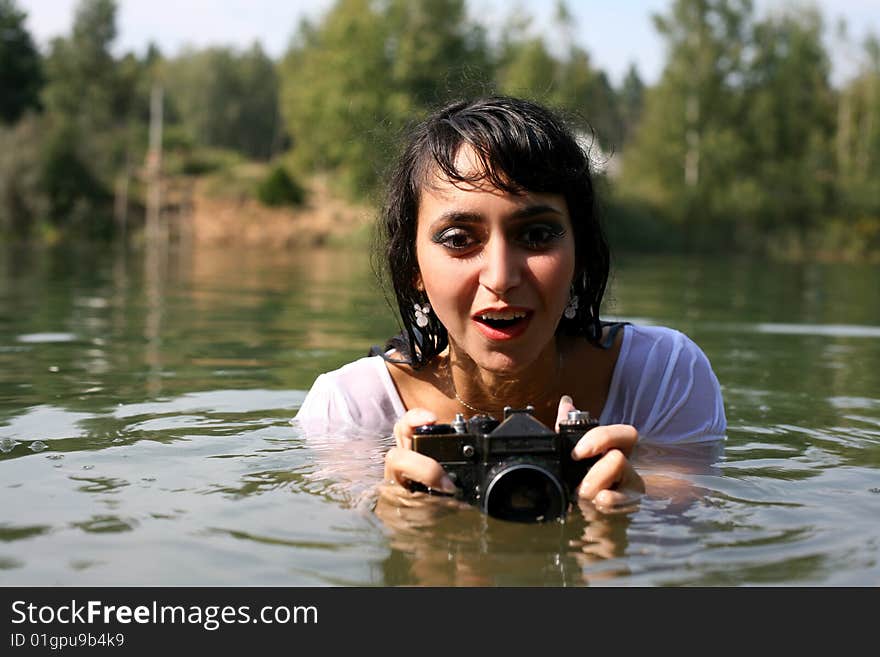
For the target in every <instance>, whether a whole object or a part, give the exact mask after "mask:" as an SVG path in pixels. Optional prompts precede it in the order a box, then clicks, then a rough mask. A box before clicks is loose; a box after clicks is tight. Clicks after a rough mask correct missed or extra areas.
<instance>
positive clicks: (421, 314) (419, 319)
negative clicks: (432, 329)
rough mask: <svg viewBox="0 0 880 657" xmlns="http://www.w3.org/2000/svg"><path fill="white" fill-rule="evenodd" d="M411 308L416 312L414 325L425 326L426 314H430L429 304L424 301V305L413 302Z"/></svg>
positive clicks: (426, 321) (426, 323) (426, 322)
mask: <svg viewBox="0 0 880 657" xmlns="http://www.w3.org/2000/svg"><path fill="white" fill-rule="evenodd" d="M413 310H415V312H416V326H418V327H419V328H425V327H426V326H427V325H428V315H430V314H431V305H430V304H427V303H426V304H425V305H424V306H420V305H419V304H417V303H415V304H413Z"/></svg>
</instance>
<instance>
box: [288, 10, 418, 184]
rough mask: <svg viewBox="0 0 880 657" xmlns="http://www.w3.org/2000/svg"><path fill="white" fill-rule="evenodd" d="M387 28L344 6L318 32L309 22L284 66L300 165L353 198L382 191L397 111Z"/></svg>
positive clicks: (369, 13)
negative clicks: (330, 179) (326, 174)
mask: <svg viewBox="0 0 880 657" xmlns="http://www.w3.org/2000/svg"><path fill="white" fill-rule="evenodd" d="M387 35H388V27H387V24H386V23H385V21H384V17H383V16H382V15H381V14H380V13H379V12H378V11H377V10H376V9H375V8H374V4H373V3H372V2H369V0H338V1H337V2H336V3H335V4H334V5H333V6H332V8H331V9H330V10H329V12H328V13H327V14H326V16H324V18H323V20H322V21H321V22H320V24H319V25H316V26H313V25H311V24H309V23H308V22H303V23H302V24H301V25H300V29H299V31H298V33H297V36H296V37H295V42H294V45H293V46H292V47H291V48H290V49H289V50H288V52H287V54H286V55H285V57H284V60H283V62H282V64H281V108H282V115H283V116H284V120H285V125H286V127H287V130H288V132H289V134H290V135H291V138H292V140H293V148H294V157H295V160H296V164H297V165H298V166H299V167H302V168H303V169H308V170H313V171H326V172H332V173H333V174H334V180H335V181H337V183H338V184H339V185H340V186H341V188H342V189H343V190H344V191H345V192H347V193H348V194H350V195H351V196H358V195H362V194H364V193H365V192H366V191H367V190H369V189H372V188H373V187H375V185H376V183H377V181H378V175H379V173H378V172H379V170H380V169H381V167H382V163H383V162H384V161H385V157H386V153H387V150H388V147H389V137H390V134H391V132H392V130H393V129H392V128H391V126H392V125H394V124H396V123H397V122H398V120H399V115H398V112H399V111H400V110H399V109H398V110H397V111H395V108H400V107H408V106H409V103H408V102H407V100H406V99H403V98H399V97H397V94H396V92H395V90H394V87H393V85H392V84H391V79H392V78H391V74H390V64H389V61H388V59H387V56H386V46H385V44H386V41H387Z"/></svg>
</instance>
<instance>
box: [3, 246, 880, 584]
mask: <svg viewBox="0 0 880 657" xmlns="http://www.w3.org/2000/svg"><path fill="white" fill-rule="evenodd" d="M618 264H619V267H618V270H617V273H616V275H615V278H614V280H613V284H612V291H611V294H610V296H609V300H608V304H607V308H606V310H607V313H608V315H609V316H611V315H615V316H618V317H621V318H623V319H629V320H633V321H641V322H643V323H650V324H661V325H667V326H673V327H675V328H678V329H681V330H684V331H685V332H687V333H688V334H689V335H691V336H692V337H693V338H694V339H695V340H696V341H697V342H698V343H699V344H700V345H701V346H702V347H703V349H704V350H705V351H706V353H707V354H708V355H709V357H710V359H711V361H712V363H713V366H714V368H715V370H716V372H717V373H718V376H719V379H720V381H721V383H722V386H723V390H724V395H725V402H726V408H727V415H728V420H729V423H730V430H729V437H728V441H727V442H726V444H725V445H724V447H723V451H722V452H721V453H718V452H715V453H707V454H702V455H700V454H697V455H694V454H682V453H677V454H675V453H665V452H663V451H654V452H652V451H651V450H648V449H643V448H642V447H640V449H639V450H638V453H637V459H638V460H637V467H638V468H639V470H640V472H642V473H643V474H644V475H645V476H646V478H647V479H648V492H647V494H646V495H645V497H643V498H642V499H641V500H640V502H639V504H638V505H637V506H635V507H633V508H631V509H625V510H623V511H622V512H621V513H617V514H611V513H607V512H605V511H601V510H597V509H594V508H590V507H587V506H579V507H578V508H577V509H575V510H574V511H573V512H572V513H571V514H570V515H569V517H568V518H567V520H566V522H564V523H550V524H547V525H528V526H523V525H518V524H516V523H506V522H504V521H498V520H495V519H492V518H488V517H487V516H484V515H483V514H481V513H480V512H478V511H477V510H476V509H474V508H472V507H466V508H460V507H457V506H456V505H454V504H452V503H450V502H449V500H444V499H442V498H437V497H428V496H424V495H422V496H419V495H418V494H410V493H406V494H403V492H402V491H400V490H396V491H387V490H383V486H382V485H381V483H380V482H381V479H382V463H383V457H384V452H385V450H386V449H387V447H388V445H389V442H390V440H389V439H388V437H381V436H378V437H377V436H361V435H358V434H357V432H347V433H346V435H345V436H344V438H345V440H339V439H335V440H330V439H327V440H323V441H322V440H314V439H307V438H306V436H304V435H303V434H302V433H301V432H299V431H298V430H297V428H296V427H295V426H293V427H292V426H291V425H290V424H289V420H290V418H291V417H292V416H294V415H295V414H296V410H297V408H298V407H299V404H300V403H301V402H302V400H303V398H304V395H305V391H306V390H307V389H308V387H309V386H310V385H311V383H312V381H313V380H314V378H315V376H316V375H317V374H318V373H319V372H322V371H327V370H329V369H333V368H335V367H337V366H339V365H340V364H342V363H344V362H348V361H350V360H352V359H353V358H356V357H359V356H361V355H364V354H365V353H366V351H367V349H368V348H369V346H370V345H372V344H376V343H379V342H381V341H382V340H383V339H384V338H386V337H387V336H388V335H390V334H391V333H394V332H395V331H396V326H395V325H394V322H393V320H392V319H391V317H390V314H389V313H388V311H387V308H386V306H385V302H384V300H383V299H382V295H381V294H380V293H379V291H378V290H377V289H376V286H375V283H374V282H373V277H372V272H371V271H370V267H369V263H368V261H367V260H366V257H365V254H364V253H361V252H341V251H334V250H319V251H314V252H300V251H296V252H288V253H277V252H276V253H273V254H266V253H261V252H259V251H252V252H247V251H241V252H236V253H234V254H230V253H229V252H228V251H215V252H211V251H199V252H194V253H187V252H174V251H171V252H169V253H168V254H167V258H165V259H163V260H162V261H161V262H159V263H154V265H155V266H152V265H151V266H150V267H148V266H147V265H146V256H145V254H144V253H142V252H138V251H131V250H125V249H109V250H108V249H104V250H101V249H94V248H89V247H85V246H83V247H69V248H65V249H59V250H55V251H51V250H34V251H27V252H26V251H25V250H11V249H6V250H4V249H3V248H2V247H0V272H3V273H2V275H0V482H2V483H0V489H2V491H3V492H2V499H3V506H2V510H0V573H2V574H0V582H2V583H18V584H22V585H50V584H58V583H61V584H84V585H101V584H104V583H108V584H113V585H120V584H146V585H162V584H171V585H181V584H200V585H218V584H219V585H223V584H241V585H249V584H250V585H253V584H256V585H260V584H267V585H306V586H308V585H320V586H325V585H360V586H364V585H366V586H369V585H397V584H400V585H468V584H478V585H486V584H489V585H505V584H509V585H535V586H548V585H549V586H584V585H588V586H603V585H614V586H618V585H636V586H638V585H649V586H655V585H698V586H699V585H740V584H745V585H750V584H755V583H773V584H777V583H782V584H792V583H794V584H808V585H810V584H817V583H818V584H831V585H837V584H842V585H864V584H865V583H873V582H877V581H880V566H878V564H880V530H878V526H877V523H876V517H877V512H878V509H880V485H878V483H877V482H878V481H880V478H878V474H877V471H878V468H880V395H878V393H877V391H878V390H880V369H878V368H877V367H876V363H877V362H880V333H878V331H880V329H878V327H880V298H878V294H880V271H877V270H876V268H870V267H868V268H865V267H859V266H826V265H815V264H808V265H766V264H764V263H750V262H748V261H742V260H741V261H725V260H724V259H713V260H708V259H699V258H662V259H661V258H639V259H637V260H636V259H627V258H626V257H623V258H621V259H620V261H619V263H618ZM148 270H149V271H148ZM59 555H63V556H59Z"/></svg>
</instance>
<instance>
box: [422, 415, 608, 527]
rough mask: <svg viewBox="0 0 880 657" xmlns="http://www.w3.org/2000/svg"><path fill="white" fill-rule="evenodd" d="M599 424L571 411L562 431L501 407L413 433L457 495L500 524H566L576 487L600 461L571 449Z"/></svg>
mask: <svg viewBox="0 0 880 657" xmlns="http://www.w3.org/2000/svg"><path fill="white" fill-rule="evenodd" d="M598 424H599V423H598V422H596V421H595V420H593V418H591V417H590V414H589V413H586V412H583V411H571V412H569V414H568V418H567V419H566V420H565V421H563V422H560V423H559V432H558V433H557V432H555V431H552V430H550V429H549V428H547V427H546V426H545V425H544V424H542V423H541V422H540V421H538V420H537V419H536V418H535V417H534V407H532V406H527V407H526V408H525V409H513V408H511V407H509V406H508V407H506V408H505V409H504V419H503V421H501V422H499V421H498V420H496V419H495V418H493V417H492V416H490V415H475V416H473V417H472V418H470V419H469V420H466V419H465V418H464V416H463V415H461V414H458V415H456V417H455V420H454V421H453V422H452V423H451V424H424V425H422V426H420V427H416V428H415V431H414V435H413V450H415V451H416V452H419V453H421V454H425V455H426V456H430V457H431V458H433V459H434V460H436V461H439V462H440V464H441V465H442V466H443V468H444V469H445V470H446V472H447V474H448V475H449V477H450V478H451V479H452V481H453V482H455V484H456V486H458V489H459V493H458V497H460V498H461V499H463V500H465V501H467V502H469V503H470V504H474V505H476V506H479V507H480V509H481V510H482V511H483V512H485V513H488V514H489V515H490V516H494V517H496V518H503V519H505V520H514V521H518V522H542V521H547V520H554V519H557V518H563V517H564V516H565V514H566V513H567V512H568V504H569V501H570V499H571V498H572V495H573V492H574V490H575V488H576V486H577V485H578V484H579V483H580V482H581V480H582V479H583V478H584V475H585V474H586V473H587V471H588V470H589V469H590V467H591V466H592V465H593V463H594V462H595V461H596V460H597V459H598V457H594V458H589V459H584V460H581V461H575V460H573V459H572V458H571V450H572V449H573V448H574V446H575V445H576V444H577V441H578V440H580V438H581V437H582V436H583V435H584V433H586V432H587V431H588V430H589V429H592V428H593V427H595V426H598Z"/></svg>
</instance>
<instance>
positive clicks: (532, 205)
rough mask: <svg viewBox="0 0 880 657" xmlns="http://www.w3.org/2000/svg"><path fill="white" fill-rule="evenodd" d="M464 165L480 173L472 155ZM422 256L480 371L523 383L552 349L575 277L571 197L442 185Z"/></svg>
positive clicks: (463, 157) (423, 233)
mask: <svg viewBox="0 0 880 657" xmlns="http://www.w3.org/2000/svg"><path fill="white" fill-rule="evenodd" d="M456 160H457V161H456V164H457V165H458V169H459V171H473V170H475V168H476V167H477V166H478V165H477V163H476V157H475V155H474V153H473V151H472V150H471V149H470V148H468V147H463V148H462V149H461V150H460V152H459V154H458V157H457V158H456ZM416 253H417V258H418V265H419V271H420V280H419V283H420V286H421V287H423V288H424V290H425V292H426V293H427V296H428V299H429V301H430V304H431V309H432V311H433V312H434V313H436V315H437V318H438V319H439V320H440V321H441V322H442V323H443V325H444V326H445V327H446V329H447V331H448V333H449V340H450V344H452V345H453V346H455V347H456V348H458V349H463V350H464V351H465V352H467V354H468V355H469V356H470V358H471V359H472V360H473V361H474V362H476V364H477V365H479V366H480V367H482V368H484V369H486V370H489V371H493V372H497V373H516V372H519V371H521V370H522V369H524V368H525V367H527V366H528V365H530V364H531V363H533V362H534V361H535V359H536V358H537V357H538V356H539V355H540V354H541V353H542V352H543V350H545V349H546V348H547V347H548V346H549V345H550V343H551V342H552V340H553V336H554V334H555V331H556V327H557V325H558V323H559V320H560V318H561V317H562V312H563V310H564V309H565V306H566V304H567V303H568V299H569V290H570V285H571V281H572V278H573V276H574V267H575V246H574V236H573V231H572V225H571V218H570V217H569V213H568V206H567V204H566V202H565V199H564V197H563V196H562V195H559V194H539V193H531V192H529V193H524V194H519V195H517V194H511V193H508V192H504V191H502V190H499V189H497V188H495V187H493V186H491V184H490V183H488V182H478V183H475V184H473V185H469V184H463V183H457V186H456V185H455V184H453V183H451V182H449V181H447V180H444V179H442V178H440V177H438V176H433V177H432V178H431V179H430V180H429V183H428V184H426V185H425V186H424V187H423V189H422V193H421V197H420V202H419V214H418V230H417V233H416Z"/></svg>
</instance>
